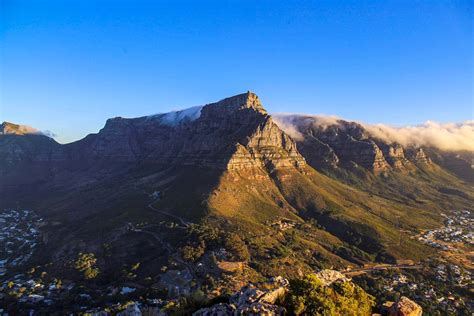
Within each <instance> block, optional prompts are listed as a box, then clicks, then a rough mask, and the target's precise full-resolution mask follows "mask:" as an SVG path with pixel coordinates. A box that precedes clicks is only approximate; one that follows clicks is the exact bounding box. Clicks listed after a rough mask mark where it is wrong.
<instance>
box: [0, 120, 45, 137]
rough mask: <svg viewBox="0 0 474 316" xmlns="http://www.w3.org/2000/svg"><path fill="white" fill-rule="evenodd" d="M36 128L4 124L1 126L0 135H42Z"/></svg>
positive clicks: (9, 123)
mask: <svg viewBox="0 0 474 316" xmlns="http://www.w3.org/2000/svg"><path fill="white" fill-rule="evenodd" d="M42 134H43V133H41V131H39V130H37V129H36V128H33V127H30V126H27V125H19V124H14V123H11V122H6V121H5V122H3V123H2V125H1V126H0V135H42Z"/></svg>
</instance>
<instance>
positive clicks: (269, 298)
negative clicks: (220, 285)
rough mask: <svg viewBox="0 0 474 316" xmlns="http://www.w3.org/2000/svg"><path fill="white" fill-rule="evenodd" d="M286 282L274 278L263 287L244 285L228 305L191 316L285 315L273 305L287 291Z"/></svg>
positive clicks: (201, 310)
mask: <svg viewBox="0 0 474 316" xmlns="http://www.w3.org/2000/svg"><path fill="white" fill-rule="evenodd" d="M288 285H289V282H288V280H286V279H284V278H282V277H275V278H272V279H270V281H269V282H266V283H265V286H264V287H258V286H256V285H253V284H249V285H246V286H244V287H242V288H241V289H240V291H238V292H236V293H234V294H233V295H232V296H231V297H230V299H229V303H228V304H223V303H220V304H216V305H213V306H211V307H207V308H202V309H200V310H198V311H196V312H195V313H194V314H193V316H211V315H215V316H231V315H255V316H257V315H265V316H275V315H285V309H284V308H283V307H281V306H278V305H274V304H275V303H277V301H278V300H279V299H282V298H283V297H284V296H285V294H286V292H287V289H288Z"/></svg>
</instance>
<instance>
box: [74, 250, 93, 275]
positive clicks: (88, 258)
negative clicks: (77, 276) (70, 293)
mask: <svg viewBox="0 0 474 316" xmlns="http://www.w3.org/2000/svg"><path fill="white" fill-rule="evenodd" d="M96 262H97V259H96V258H95V255H94V254H93V253H82V252H81V253H79V256H78V258H77V260H76V262H75V265H74V266H75V268H76V270H78V271H79V272H81V273H82V274H83V276H84V278H85V279H86V280H90V279H94V278H95V277H97V275H98V274H99V268H97V267H95V264H96Z"/></svg>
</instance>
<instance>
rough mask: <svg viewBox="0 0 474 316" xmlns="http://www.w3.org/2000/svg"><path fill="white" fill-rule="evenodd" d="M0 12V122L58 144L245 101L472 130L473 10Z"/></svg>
mask: <svg viewBox="0 0 474 316" xmlns="http://www.w3.org/2000/svg"><path fill="white" fill-rule="evenodd" d="M0 3H1V7H0V49H1V52H0V53H1V59H0V75H1V81H0V88H1V91H0V93H1V95H0V120H8V121H12V122H16V123H21V124H27V125H31V126H34V127H36V128H39V129H42V130H51V131H52V132H54V133H55V134H57V139H58V140H59V141H61V142H67V141H72V140H75V139H79V138H82V137H83V136H85V135H86V134H88V133H92V132H97V131H98V130H99V129H100V128H101V127H102V126H103V125H104V123H105V120H106V119H107V118H109V117H114V116H123V117H135V116H141V115H148V114H153V113H159V112H166V111H169V110H173V109H179V108H184V107H189V106H193V105H199V104H205V103H209V102H212V101H217V100H219V99H221V98H224V97H226V96H230V95H234V94H238V93H241V92H245V91H247V90H252V91H254V92H256V93H257V94H258V95H259V96H260V98H261V99H262V102H263V103H264V105H265V107H266V108H267V110H269V111H270V112H302V113H312V114H334V115H338V116H341V117H344V118H348V119H354V120H361V121H364V122H368V123H378V122H382V123H388V124H394V125H405V124H418V123H422V122H424V121H426V120H435V121H440V122H449V121H452V122H459V121H465V120H469V119H472V117H473V56H472V53H473V52H472V50H473V46H472V45H473V44H472V37H473V21H474V17H473V5H472V1H464V2H462V1H461V2H460V1H276V0H274V1H199V2H198V1H131V0H130V1H120V0H119V1H112V0H110V1H87V0H82V1H32V0H29V1H14V0H0Z"/></svg>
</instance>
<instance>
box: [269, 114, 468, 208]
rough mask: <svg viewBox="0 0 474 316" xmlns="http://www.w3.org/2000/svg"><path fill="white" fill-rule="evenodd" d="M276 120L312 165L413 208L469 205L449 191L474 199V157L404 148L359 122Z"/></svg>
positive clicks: (295, 117) (284, 117)
mask: <svg viewBox="0 0 474 316" xmlns="http://www.w3.org/2000/svg"><path fill="white" fill-rule="evenodd" d="M276 121H277V123H278V124H279V125H280V126H282V127H283V128H284V129H285V130H287V131H288V132H290V133H292V134H293V136H294V137H295V139H296V142H297V145H298V148H299V149H300V151H301V153H302V154H303V156H305V157H306V158H307V161H308V163H309V164H310V165H311V166H312V167H314V168H315V169H317V170H319V171H322V172H323V173H325V174H327V175H329V176H331V177H334V178H336V179H338V180H341V181H343V182H345V183H347V184H350V185H353V186H356V187H358V188H359V189H362V190H364V191H367V192H370V193H372V194H376V195H379V196H383V197H385V198H388V199H391V200H395V201H398V202H401V203H406V204H409V205H416V204H418V205H423V203H424V202H426V201H437V203H438V204H439V205H441V206H442V207H448V206H447V205H452V204H450V203H453V201H458V202H460V204H458V206H459V207H463V206H468V205H469V202H468V201H467V200H465V201H462V199H458V198H457V197H454V196H453V194H447V192H457V191H460V192H468V194H467V193H466V194H467V196H469V195H472V188H471V187H470V186H469V184H468V183H466V182H465V181H468V182H469V181H470V179H471V178H472V175H473V173H474V169H472V167H471V166H469V164H468V163H467V161H468V160H469V159H468V157H469V156H472V153H470V155H469V153H463V154H459V153H456V152H451V153H450V152H443V151H441V150H439V149H435V148H431V147H428V148H422V147H419V146H418V147H415V146H406V147H403V146H402V145H400V144H397V143H389V142H386V141H383V140H381V139H379V138H377V137H375V136H373V135H372V134H371V133H370V131H368V130H367V129H366V128H364V126H362V125H361V124H359V123H356V122H348V121H344V120H341V119H333V118H330V119H328V118H321V117H315V116H305V115H280V116H277V118H276ZM427 153H428V154H427ZM431 157H433V159H432V158H431ZM463 180H464V181H463ZM450 189H454V190H450ZM454 195H455V194H454ZM446 200H449V202H448V203H445V202H446ZM430 207H431V206H430ZM451 207H452V206H451ZM435 208H437V207H436V206H435Z"/></svg>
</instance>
